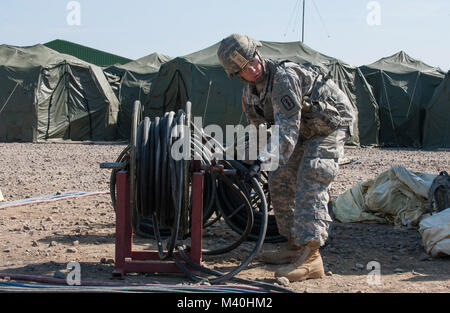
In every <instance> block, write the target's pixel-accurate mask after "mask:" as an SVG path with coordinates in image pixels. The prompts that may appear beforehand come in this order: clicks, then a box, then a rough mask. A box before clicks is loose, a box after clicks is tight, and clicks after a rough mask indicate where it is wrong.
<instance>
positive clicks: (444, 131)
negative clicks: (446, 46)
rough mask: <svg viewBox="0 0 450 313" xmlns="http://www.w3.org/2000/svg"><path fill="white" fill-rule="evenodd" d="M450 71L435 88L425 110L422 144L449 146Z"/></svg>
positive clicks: (439, 146) (424, 146)
mask: <svg viewBox="0 0 450 313" xmlns="http://www.w3.org/2000/svg"><path fill="white" fill-rule="evenodd" d="M449 76H450V71H449V72H448V73H447V75H446V76H445V79H444V80H443V81H442V83H441V84H440V85H439V86H438V87H437V88H436V90H435V92H434V95H433V97H432V98H431V100H430V102H429V103H428V105H427V107H426V110H425V122H424V125H423V141H422V146H423V148H425V149H436V148H450V78H449Z"/></svg>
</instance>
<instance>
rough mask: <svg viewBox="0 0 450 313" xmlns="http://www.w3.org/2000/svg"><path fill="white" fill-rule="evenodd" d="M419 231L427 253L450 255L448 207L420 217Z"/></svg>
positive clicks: (449, 217)
mask: <svg viewBox="0 0 450 313" xmlns="http://www.w3.org/2000/svg"><path fill="white" fill-rule="evenodd" d="M419 233H420V234H421V235H422V241H423V246H424V248H425V251H426V252H427V253H428V254H430V255H431V256H433V257H437V256H441V255H450V208H448V209H445V210H444V211H441V212H439V213H436V214H433V215H431V216H429V217H427V218H424V219H422V220H421V221H420V223H419Z"/></svg>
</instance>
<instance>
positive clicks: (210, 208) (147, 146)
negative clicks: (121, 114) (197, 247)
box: [101, 101, 279, 288]
mask: <svg viewBox="0 0 450 313" xmlns="http://www.w3.org/2000/svg"><path fill="white" fill-rule="evenodd" d="M191 118H192V117H191V107H190V103H189V102H188V103H187V104H186V112H184V111H183V110H179V111H178V112H177V113H175V112H166V113H164V115H163V116H161V117H155V118H154V119H153V120H151V119H150V118H149V117H143V111H142V106H141V104H140V102H139V101H136V102H135V104H134V109H133V116H132V123H131V124H132V129H131V139H130V144H129V145H128V146H127V147H126V148H125V149H124V150H123V151H122V153H121V154H120V155H119V157H118V158H117V160H116V163H102V164H101V167H103V168H111V169H112V172H111V181H110V189H111V199H112V203H113V206H114V207H115V208H116V206H117V199H116V193H115V191H116V188H115V186H116V175H117V174H118V173H119V171H121V170H124V169H125V170H128V176H127V177H129V208H130V213H131V219H130V220H131V226H132V231H133V232H134V233H136V234H138V235H141V236H143V237H151V238H154V239H156V240H157V247H158V254H159V258H160V259H161V260H169V259H170V260H173V261H174V262H175V263H176V264H177V266H179V268H180V269H181V270H182V271H183V272H184V273H186V274H187V275H188V276H189V277H190V278H191V279H193V280H197V281H198V280H204V279H203V278H200V277H199V276H196V274H193V272H192V271H191V270H192V269H194V270H197V271H202V272H204V273H207V274H209V275H216V276H218V277H217V278H216V279H212V280H210V282H212V283H213V282H219V281H224V280H227V279H231V278H232V277H233V276H234V275H236V274H237V273H238V272H239V271H240V270H242V269H243V268H244V267H245V266H246V265H248V263H249V262H251V260H252V259H253V258H254V256H255V255H256V254H257V253H258V251H259V250H260V248H261V247H262V244H263V243H264V240H265V238H266V233H267V225H268V219H269V218H268V214H267V203H266V197H267V190H265V191H264V190H263V187H261V185H260V183H259V182H258V181H257V180H256V179H253V180H252V181H251V182H250V183H246V184H245V183H244V182H243V181H241V180H240V179H238V177H236V175H233V174H235V173H236V172H237V171H245V170H246V167H245V165H243V164H241V163H240V162H238V161H216V160H215V159H214V158H213V156H212V155H211V153H209V152H208V151H207V149H203V148H202V146H203V144H204V141H205V138H201V137H200V138H199V137H198V136H197V137H196V136H195V135H192V134H191V131H190V130H191V125H192V123H191ZM183 140H184V142H187V143H188V147H189V148H190V149H189V151H188V152H187V151H184V149H186V148H187V147H186V145H184V146H183V145H182V146H181V147H182V149H181V150H180V151H178V152H180V153H181V154H183V155H184V156H186V155H187V158H181V159H175V158H174V157H173V155H172V154H173V153H172V152H173V151H172V149H173V147H174V145H175V143H179V142H183ZM193 159H197V160H198V159H200V160H198V161H192V160H193ZM193 167H196V168H195V169H194V168H193ZM193 171H201V172H202V177H203V186H202V202H203V216H202V217H203V219H202V220H203V221H204V223H203V224H202V226H203V228H205V227H207V226H209V225H212V224H213V223H214V222H216V221H217V220H218V219H220V217H221V216H223V217H224V219H225V221H226V223H227V224H228V225H230V226H231V225H233V226H231V227H232V229H233V230H236V231H237V232H238V233H239V234H240V235H241V237H240V238H239V239H238V240H237V241H236V242H234V243H233V244H231V245H229V246H227V247H223V248H219V249H217V250H206V249H202V251H201V252H202V253H203V254H205V255H215V254H221V253H226V252H228V251H231V250H232V249H234V248H236V247H237V246H239V245H240V244H241V243H242V242H244V241H245V240H247V239H249V238H250V239H252V240H253V241H255V247H254V249H253V250H252V252H251V254H250V256H249V257H248V258H247V259H246V260H244V262H243V263H242V264H241V265H240V266H238V267H236V269H235V270H232V271H231V272H230V273H228V274H224V273H220V272H217V271H211V270H209V269H206V268H203V267H202V266H201V265H200V264H199V263H195V262H192V260H191V259H189V257H187V254H186V252H189V251H190V250H191V249H192V247H189V246H187V245H181V244H179V243H178V244H177V241H178V240H183V239H186V238H187V237H189V235H190V232H191V230H192V225H193V224H194V222H195V221H193V220H192V202H193V193H194V190H193V183H192V173H193ZM197 191H198V190H197ZM252 204H253V206H252ZM255 208H256V209H255ZM230 210H232V213H230ZM214 213H216V218H215V219H214V220H213V221H210V220H209V219H210V218H211V217H212V215H213V214H214ZM255 213H256V219H255ZM255 226H256V227H255ZM276 236H279V235H278V234H276ZM163 238H166V239H167V238H168V243H167V247H166V251H164V250H165V249H164V248H163V244H162V239H163ZM182 261H184V262H185V263H183V262H182ZM188 267H190V269H189V268H188ZM260 284H262V283H260ZM270 286H271V285H270ZM266 287H267V286H266ZM272 287H273V286H272ZM272 287H271V288H272Z"/></svg>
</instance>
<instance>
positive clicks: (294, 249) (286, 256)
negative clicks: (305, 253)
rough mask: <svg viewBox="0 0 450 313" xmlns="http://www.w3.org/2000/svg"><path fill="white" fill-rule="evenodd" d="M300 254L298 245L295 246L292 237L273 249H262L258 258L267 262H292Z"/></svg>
mask: <svg viewBox="0 0 450 313" xmlns="http://www.w3.org/2000/svg"><path fill="white" fill-rule="evenodd" d="M299 254H300V247H298V246H296V245H295V244H294V243H293V241H292V239H291V238H289V240H288V241H286V242H284V243H283V244H282V245H281V246H279V247H276V248H275V249H270V250H264V251H263V252H262V253H261V256H260V257H259V259H260V260H261V261H262V262H264V263H267V264H288V263H292V262H293V261H294V260H295V259H296V258H297V257H298V256H299Z"/></svg>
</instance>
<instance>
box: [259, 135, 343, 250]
mask: <svg viewBox="0 0 450 313" xmlns="http://www.w3.org/2000/svg"><path fill="white" fill-rule="evenodd" d="M348 137H349V130H348V127H345V128H338V129H337V130H336V131H334V132H333V133H331V134H330V135H328V136H326V137H321V136H314V137H312V138H310V139H307V140H301V138H299V141H298V143H297V145H296V147H295V149H294V151H293V153H292V155H291V157H290V159H289V161H288V162H287V164H285V165H284V166H280V167H279V168H278V169H277V170H275V171H271V172H269V173H268V174H269V190H270V197H271V201H272V206H273V210H274V214H275V219H276V222H277V226H278V231H279V233H280V234H281V235H283V236H285V237H286V238H292V239H293V241H294V243H295V244H296V245H298V246H301V245H304V244H307V243H309V242H314V243H316V244H320V246H322V245H324V244H325V241H326V240H327V238H328V228H329V225H330V222H331V221H332V219H331V217H330V215H329V213H328V201H329V193H328V189H329V186H330V184H331V182H332V181H333V180H334V178H335V177H336V175H337V173H338V170H339V165H338V159H339V158H342V157H343V156H344V144H345V142H346V141H347V139H348Z"/></svg>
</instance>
